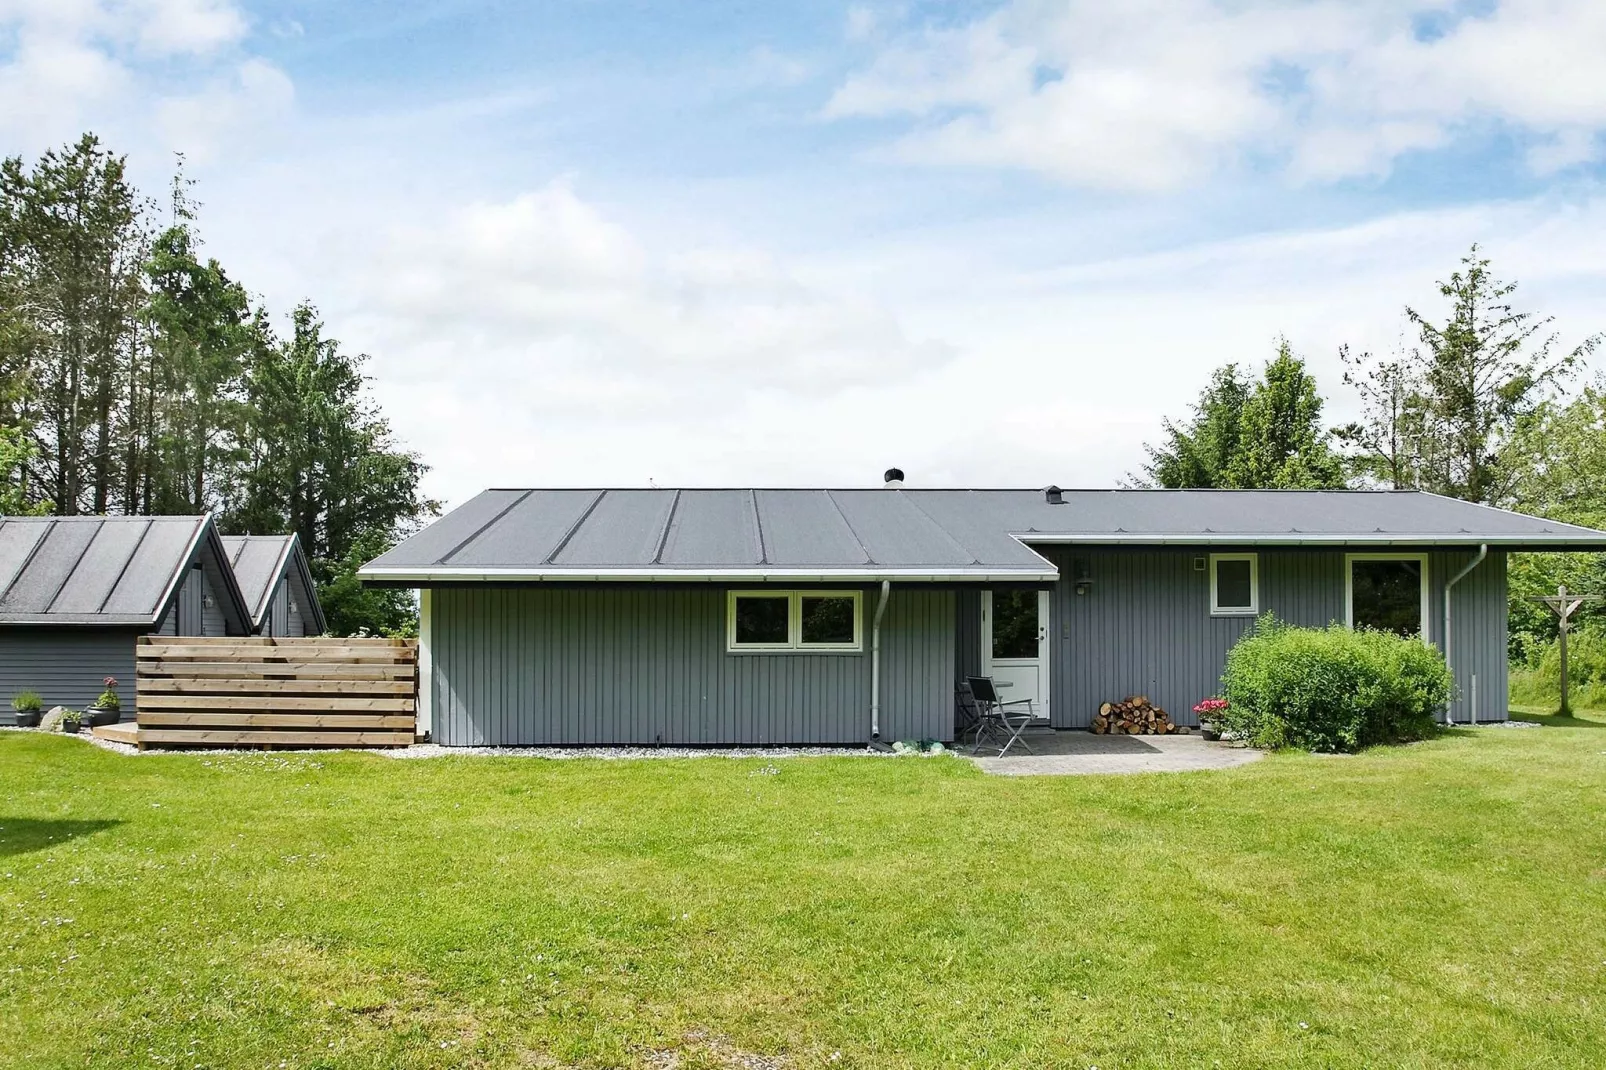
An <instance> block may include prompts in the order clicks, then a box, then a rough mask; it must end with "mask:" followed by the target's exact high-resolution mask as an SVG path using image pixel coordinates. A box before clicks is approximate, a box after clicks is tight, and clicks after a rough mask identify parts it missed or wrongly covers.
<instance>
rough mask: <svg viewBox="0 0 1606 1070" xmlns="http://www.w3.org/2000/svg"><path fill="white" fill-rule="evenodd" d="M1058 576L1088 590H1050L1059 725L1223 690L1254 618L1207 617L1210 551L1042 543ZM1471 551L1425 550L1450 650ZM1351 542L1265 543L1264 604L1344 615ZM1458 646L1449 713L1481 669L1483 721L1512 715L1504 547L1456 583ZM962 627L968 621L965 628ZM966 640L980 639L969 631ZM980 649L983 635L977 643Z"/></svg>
mask: <svg viewBox="0 0 1606 1070" xmlns="http://www.w3.org/2000/svg"><path fill="white" fill-rule="evenodd" d="M1041 552H1042V553H1043V554H1044V555H1045V556H1047V557H1048V558H1049V559H1050V560H1052V561H1054V562H1055V564H1056V565H1057V566H1058V567H1059V569H1060V572H1061V575H1062V576H1064V577H1069V576H1072V575H1075V570H1074V566H1073V562H1074V561H1076V560H1078V559H1080V560H1082V561H1085V562H1086V563H1087V566H1088V570H1089V572H1090V574H1091V576H1092V579H1093V584H1092V588H1091V589H1090V590H1089V592H1088V593H1087V594H1085V595H1078V594H1076V593H1075V590H1074V589H1073V587H1072V584H1071V582H1070V581H1069V579H1061V581H1060V582H1059V583H1058V584H1057V585H1056V587H1055V590H1054V598H1053V615H1054V616H1053V621H1052V624H1051V626H1052V628H1053V629H1054V649H1053V655H1052V657H1053V674H1054V676H1053V682H1052V685H1051V686H1052V692H1051V693H1052V710H1051V717H1052V721H1053V724H1054V725H1055V726H1056V727H1059V728H1084V727H1086V726H1087V725H1088V724H1090V723H1091V721H1092V717H1093V714H1094V713H1095V712H1096V711H1097V710H1098V706H1099V703H1100V702H1104V701H1108V700H1111V699H1118V698H1122V697H1124V696H1126V695H1132V694H1144V695H1148V696H1149V698H1150V699H1151V700H1152V701H1154V702H1155V703H1157V704H1158V705H1160V706H1162V707H1164V708H1165V709H1166V711H1167V712H1169V713H1171V714H1172V715H1173V716H1174V717H1175V718H1176V719H1177V721H1178V722H1179V723H1182V724H1194V723H1196V722H1197V718H1196V717H1194V715H1193V713H1192V707H1193V705H1194V703H1196V702H1198V701H1199V700H1200V699H1202V698H1207V697H1209V696H1210V695H1213V694H1216V693H1217V692H1218V691H1219V689H1220V678H1221V670H1222V666H1223V664H1224V663H1225V661H1226V655H1227V651H1228V649H1229V648H1231V646H1232V644H1233V643H1234V642H1236V641H1237V639H1238V637H1239V636H1241V635H1243V634H1244V633H1245V632H1246V631H1248V630H1249V629H1250V628H1251V627H1252V626H1253V624H1254V621H1253V619H1252V618H1249V617H1213V616H1211V615H1210V574H1209V572H1208V571H1207V570H1196V569H1195V568H1194V559H1195V558H1198V557H1206V558H1207V557H1208V551H1204V552H1199V551H1194V550H1191V549H1159V548H1148V549H1144V548H1134V549H1123V548H1082V547H1076V548H1071V547H1045V548H1042V551H1041ZM1472 556H1473V554H1472V552H1466V551H1443V552H1434V553H1432V554H1430V555H1429V561H1428V582H1429V587H1430V592H1431V594H1430V603H1429V619H1428V622H1427V627H1428V638H1429V640H1430V641H1432V642H1434V643H1435V644H1437V645H1439V646H1440V648H1441V649H1442V647H1443V643H1442V636H1443V633H1444V621H1443V604H1444V584H1445V581H1446V580H1447V579H1448V578H1449V577H1450V576H1451V575H1453V574H1454V572H1455V571H1457V570H1458V569H1460V568H1461V567H1462V566H1463V565H1465V564H1466V563H1467V562H1468V561H1469V560H1471V558H1472ZM1344 568H1345V556H1344V552H1343V551H1327V550H1263V551H1261V552H1260V610H1261V612H1271V613H1275V614H1276V615H1277V616H1278V617H1279V618H1281V619H1283V620H1285V621H1288V622H1289V623H1291V624H1298V625H1303V626H1308V627H1320V626H1322V625H1325V624H1327V623H1329V622H1330V621H1343V620H1344V619H1345V604H1344V598H1345V588H1344ZM1454 598H1455V606H1454V609H1453V618H1454V623H1455V646H1454V650H1453V652H1452V655H1453V660H1454V662H1455V666H1454V667H1455V675H1456V681H1457V684H1458V686H1459V691H1460V694H1459V695H1458V697H1457V699H1456V702H1455V705H1454V707H1453V713H1454V716H1455V719H1456V720H1457V721H1465V720H1467V719H1469V717H1470V709H1471V707H1470V701H1471V681H1472V676H1473V675H1474V674H1476V675H1477V677H1478V700H1479V710H1478V718H1479V720H1496V719H1498V720H1504V719H1505V716H1506V573H1505V555H1504V554H1499V553H1491V554H1490V555H1489V558H1488V560H1486V561H1485V562H1484V563H1483V564H1482V565H1480V566H1479V568H1478V570H1477V571H1475V572H1473V573H1472V574H1471V575H1470V576H1468V577H1467V578H1466V579H1464V580H1462V581H1461V583H1460V584H1459V585H1457V587H1456V588H1455V593H1454ZM965 627H967V626H961V635H962V636H963V634H964V631H965ZM961 641H963V642H972V641H971V640H969V639H964V638H962V640H961ZM974 645H976V646H978V648H979V637H978V638H977V639H976V640H975V641H974Z"/></svg>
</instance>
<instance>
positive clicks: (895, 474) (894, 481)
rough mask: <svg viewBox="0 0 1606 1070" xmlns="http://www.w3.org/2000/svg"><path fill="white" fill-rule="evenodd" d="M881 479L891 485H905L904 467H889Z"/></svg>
mask: <svg viewBox="0 0 1606 1070" xmlns="http://www.w3.org/2000/svg"><path fill="white" fill-rule="evenodd" d="M881 481H882V482H883V483H885V484H886V485H887V486H889V487H901V486H903V469H902V468H888V469H887V471H886V474H885V475H883V476H882V477H881Z"/></svg>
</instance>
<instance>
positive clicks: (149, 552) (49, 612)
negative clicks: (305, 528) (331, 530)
mask: <svg viewBox="0 0 1606 1070" xmlns="http://www.w3.org/2000/svg"><path fill="white" fill-rule="evenodd" d="M151 633H157V634H162V635H241V636H244V635H250V634H251V633H252V618H251V612H250V609H249V607H248V606H247V604H246V601H245V598H244V597H243V596H242V595H241V593H240V587H239V584H238V583H236V582H235V579H234V571H233V569H232V568H231V567H230V565H229V558H228V555H227V553H226V552H225V548H224V543H223V539H222V536H221V535H219V534H218V530H217V525H216V523H215V522H214V521H213V518H212V517H211V516H165V517H143V516H71V517H6V518H4V519H0V724H10V723H14V717H13V716H12V711H11V699H12V697H13V696H15V695H16V694H17V693H18V692H21V691H34V692H37V693H38V694H39V695H40V697H41V698H42V699H43V702H44V705H45V707H46V708H49V707H51V706H58V705H59V706H67V707H69V708H74V709H82V708H84V707H85V706H88V705H89V704H90V703H92V702H94V701H95V699H96V697H97V696H98V695H99V694H100V693H101V691H102V690H103V688H104V680H105V678H106V677H108V676H114V677H116V678H117V679H118V681H119V682H120V684H121V685H122V686H121V689H120V693H121V696H122V700H123V716H124V717H125V718H131V717H132V715H133V712H134V702H135V695H134V648H135V642H136V640H137V639H138V638H139V636H141V635H147V634H151Z"/></svg>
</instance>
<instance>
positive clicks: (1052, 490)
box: [1043, 486, 1065, 505]
mask: <svg viewBox="0 0 1606 1070" xmlns="http://www.w3.org/2000/svg"><path fill="white" fill-rule="evenodd" d="M1043 498H1044V499H1045V500H1046V501H1047V502H1048V504H1050V505H1064V504H1065V492H1064V491H1062V490H1060V489H1059V488H1058V487H1055V486H1048V487H1045V488H1044V489H1043Z"/></svg>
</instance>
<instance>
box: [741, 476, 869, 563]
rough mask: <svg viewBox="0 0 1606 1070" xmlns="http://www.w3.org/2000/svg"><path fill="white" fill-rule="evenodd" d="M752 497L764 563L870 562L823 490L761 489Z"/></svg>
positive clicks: (851, 530)
mask: <svg viewBox="0 0 1606 1070" xmlns="http://www.w3.org/2000/svg"><path fill="white" fill-rule="evenodd" d="M755 498H756V499H757V501H758V515H759V522H760V523H761V524H763V529H764V548H765V550H766V551H767V552H768V554H769V561H768V562H767V563H768V564H771V565H778V566H781V567H783V568H784V567H788V566H805V565H826V566H831V567H851V566H856V565H868V564H872V561H871V559H870V555H869V554H868V553H867V552H866V551H865V548H864V545H863V544H862V543H861V542H859V537H858V536H857V535H855V534H854V533H853V529H852V528H851V527H849V526H848V522H847V520H845V519H844V518H843V516H842V512H841V510H839V509H838V508H837V507H836V503H835V502H834V501H832V500H831V496H830V494H829V493H827V492H826V491H823V490H761V491H759V492H757V494H756V495H755ZM876 563H879V562H876Z"/></svg>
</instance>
